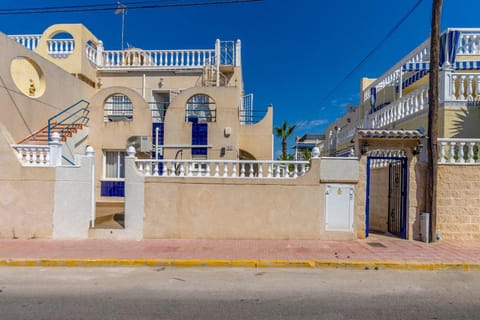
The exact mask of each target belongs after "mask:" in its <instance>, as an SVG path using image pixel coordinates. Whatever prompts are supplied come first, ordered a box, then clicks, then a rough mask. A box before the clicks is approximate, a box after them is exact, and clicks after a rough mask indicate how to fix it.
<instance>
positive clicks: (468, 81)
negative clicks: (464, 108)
mask: <svg viewBox="0 0 480 320" xmlns="http://www.w3.org/2000/svg"><path fill="white" fill-rule="evenodd" d="M451 88H452V95H451V99H452V100H453V101H465V100H466V101H480V74H472V73H454V74H453V75H452V84H451Z"/></svg>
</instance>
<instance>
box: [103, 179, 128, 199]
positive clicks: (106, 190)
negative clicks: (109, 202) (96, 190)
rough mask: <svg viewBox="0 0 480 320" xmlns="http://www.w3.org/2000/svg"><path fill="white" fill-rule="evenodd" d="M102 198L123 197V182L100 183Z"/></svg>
mask: <svg viewBox="0 0 480 320" xmlns="http://www.w3.org/2000/svg"><path fill="white" fill-rule="evenodd" d="M101 185H102V191H101V194H102V197H124V196H125V181H102V183H101Z"/></svg>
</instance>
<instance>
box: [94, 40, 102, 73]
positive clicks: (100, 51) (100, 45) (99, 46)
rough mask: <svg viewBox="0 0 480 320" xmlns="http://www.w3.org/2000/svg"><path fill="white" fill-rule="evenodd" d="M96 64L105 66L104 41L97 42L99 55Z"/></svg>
mask: <svg viewBox="0 0 480 320" xmlns="http://www.w3.org/2000/svg"><path fill="white" fill-rule="evenodd" d="M95 63H96V65H97V66H99V67H103V41H102V40H99V41H98V44H97V57H96V61H95Z"/></svg>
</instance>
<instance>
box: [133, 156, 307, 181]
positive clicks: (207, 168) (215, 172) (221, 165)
mask: <svg viewBox="0 0 480 320" xmlns="http://www.w3.org/2000/svg"><path fill="white" fill-rule="evenodd" d="M135 162H136V165H137V169H138V171H140V172H141V173H143V174H144V175H145V176H156V177H200V178H203V177H209V178H243V179H246V178H250V179H265V178H278V179H295V178H297V177H300V176H303V175H305V173H306V172H307V171H308V169H309V166H310V162H309V161H263V160H164V159H159V160H155V159H137V160H136V161H135ZM237 172H240V175H237Z"/></svg>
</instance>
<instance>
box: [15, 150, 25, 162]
mask: <svg viewBox="0 0 480 320" xmlns="http://www.w3.org/2000/svg"><path fill="white" fill-rule="evenodd" d="M23 150H24V149H23V148H21V147H18V148H17V159H18V161H20V162H22V163H23Z"/></svg>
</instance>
